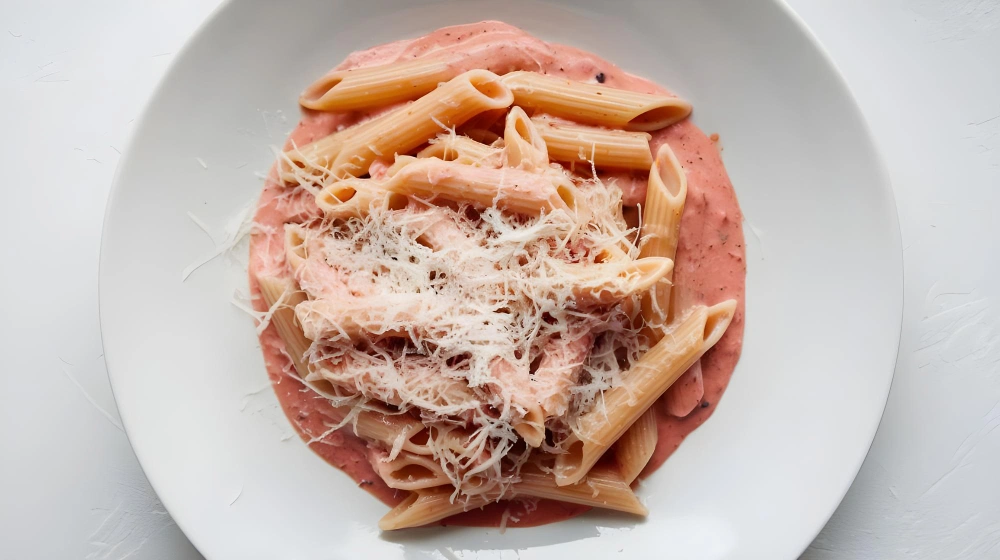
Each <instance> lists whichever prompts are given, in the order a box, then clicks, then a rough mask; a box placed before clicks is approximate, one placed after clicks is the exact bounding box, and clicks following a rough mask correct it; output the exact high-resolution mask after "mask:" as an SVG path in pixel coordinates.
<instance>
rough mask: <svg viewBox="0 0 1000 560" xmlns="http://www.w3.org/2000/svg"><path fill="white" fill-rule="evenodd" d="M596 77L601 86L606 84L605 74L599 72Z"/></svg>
mask: <svg viewBox="0 0 1000 560" xmlns="http://www.w3.org/2000/svg"><path fill="white" fill-rule="evenodd" d="M594 77H595V78H596V79H597V83H599V84H603V83H604V79H605V78H604V72H598V73H597V75H596V76H594Z"/></svg>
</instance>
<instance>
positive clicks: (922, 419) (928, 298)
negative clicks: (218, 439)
mask: <svg viewBox="0 0 1000 560" xmlns="http://www.w3.org/2000/svg"><path fill="white" fill-rule="evenodd" d="M789 3H790V4H791V6H792V8H793V9H795V10H796V11H797V12H798V13H799V14H800V15H801V16H802V18H803V19H804V20H805V21H806V23H808V24H809V25H810V26H811V27H812V29H813V30H814V31H815V33H816V34H817V35H818V37H819V39H820V40H821V42H822V43H823V44H824V45H825V46H826V48H827V49H828V51H829V52H830V53H831V55H832V56H833V58H834V60H835V61H836V62H837V64H838V65H839V66H840V68H841V70H842V71H843V72H844V74H845V76H846V77H847V80H848V82H849V84H850V85H851V87H852V88H853V90H854V92H855V94H856V96H857V98H858V101H859V102H860V104H861V107H862V109H863V110H864V113H865V116H866V117H867V118H868V120H869V122H870V124H871V126H872V128H873V130H874V132H875V136H876V137H877V138H878V141H879V144H880V148H881V150H882V153H883V155H884V157H885V160H886V163H887V165H888V167H889V170H890V173H891V175H892V179H893V182H894V188H895V193H896V199H897V203H898V205H899V214H900V221H901V227H902V234H903V246H904V260H905V275H906V278H905V297H906V303H905V316H904V324H903V335H902V342H901V347H900V355H899V363H898V366H897V368H896V378H895V381H894V383H893V388H892V393H891V395H890V397H889V403H888V407H887V409H886V414H885V418H884V420H883V422H882V426H881V428H880V430H879V433H878V436H877V437H876V439H875V444H874V446H873V447H872V451H871V454H870V455H869V456H868V459H867V461H866V462H865V465H864V467H863V469H862V471H861V474H860V475H859V476H858V479H857V481H856V482H855V484H854V486H853V487H852V488H851V490H850V492H849V493H848V495H847V498H846V499H845V500H844V503H843V504H842V505H841V507H840V509H839V510H838V511H837V513H836V514H835V515H834V517H833V519H832V520H831V521H830V523H829V525H828V526H827V528H826V529H825V530H824V531H823V533H822V534H821V535H820V536H819V538H817V539H816V541H815V542H814V543H813V545H812V547H811V548H810V549H809V551H808V552H806V554H805V555H804V556H803V558H805V559H807V560H854V559H868V558H871V559H894V558H920V559H922V558H934V559H938V558H987V559H990V558H1000V343H998V340H1000V318H998V315H997V313H996V311H995V309H996V305H997V296H998V293H997V292H998V291H1000V247H997V241H996V239H997V233H998V232H1000V228H998V227H997V226H995V225H994V214H995V213H996V212H997V211H998V210H997V208H998V206H1000V0H789ZM216 4H217V0H177V1H173V2H169V3H167V2H162V3H161V2H148V3H147V2H133V1H130V0H88V1H86V2H76V1H73V0H43V1H34V2H9V1H8V2H2V3H0V102H2V110H0V148H2V149H0V163H2V166H0V169H3V174H2V175H0V177H2V179H0V180H2V182H3V186H2V187H0V188H2V189H3V195H4V196H3V202H2V203H0V234H2V237H3V240H4V241H3V243H2V244H0V247H2V248H0V263H2V264H0V294H3V295H4V296H5V298H4V299H5V301H4V302H3V304H0V318H2V319H3V320H2V321H0V353H2V354H0V364H3V372H2V375H0V383H2V385H0V450H2V451H0V558H11V559H22V558H23V559H34V558H40V559H49V558H52V559H63V558H67V559H69V558H88V559H108V560H122V559H124V558H133V559H159V558H170V559H177V560H187V559H197V558H200V556H199V555H198V553H197V552H196V551H195V550H194V548H193V547H192V546H191V545H190V544H189V543H188V542H187V540H186V539H185V538H184V536H183V535H182V534H181V532H180V531H179V530H178V529H177V527H176V526H175V525H174V524H173V522H172V521H171V519H170V517H169V515H167V513H166V512H165V511H164V510H163V507H162V506H161V505H160V503H159V501H158V500H157V499H156V497H155V495H154V494H153V493H152V491H151V490H150V488H149V485H148V483H147V482H146V479H145V478H144V476H143V474H142V472H141V470H140V469H139V466H138V464H137V463H136V461H135V458H134V456H133V454H132V451H131V449H130V447H129V444H128V441H127V440H126V438H125V435H124V433H123V432H122V430H121V426H120V423H119V418H118V416H117V413H116V410H115V405H114V400H113V398H112V395H111V390H110V387H109V385H108V381H107V375H106V371H105V367H104V362H103V359H102V350H101V339H100V332H99V324H98V307H97V259H98V248H99V244H100V235H101V219H102V216H103V212H104V205H105V201H106V198H107V193H108V189H109V186H110V183H111V178H112V175H113V173H114V169H115V166H116V164H117V162H118V159H119V157H120V153H119V150H120V149H121V147H122V146H123V144H124V143H125V140H126V138H127V136H128V134H129V130H130V124H131V122H132V120H133V119H134V118H135V117H136V115H137V114H138V112H139V111H140V110H141V108H142V105H143V103H144V102H145V99H146V97H147V96H148V95H149V93H150V92H151V91H152V89H153V87H154V85H155V83H156V82H157V80H158V79H159V77H160V76H161V75H162V73H163V71H164V70H165V69H166V67H167V65H168V64H169V62H170V60H171V58H172V56H173V54H174V53H176V52H177V50H178V49H179V48H180V46H181V45H182V44H183V42H184V40H185V38H186V37H187V36H188V35H190V34H191V32H192V31H193V30H194V29H195V27H196V26H197V25H198V23H199V22H201V21H202V20H203V19H204V18H205V17H206V16H207V15H208V14H209V13H210V12H211V11H212V9H214V8H215V6H216ZM818 171H820V172H821V170H818ZM848 223H849V221H845V227H848ZM14 271H16V273H15V272H14ZM858 314H859V317H863V315H864V310H858ZM845 351H849V349H845Z"/></svg>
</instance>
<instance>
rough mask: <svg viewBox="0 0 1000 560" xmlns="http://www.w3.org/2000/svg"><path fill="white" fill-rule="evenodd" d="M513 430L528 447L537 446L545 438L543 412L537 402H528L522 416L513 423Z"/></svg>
mask: <svg viewBox="0 0 1000 560" xmlns="http://www.w3.org/2000/svg"><path fill="white" fill-rule="evenodd" d="M513 426H514V431H515V432H517V434H518V435H519V436H521V438H522V439H523V440H524V443H526V444H528V445H529V446H530V447H538V446H540V445H541V444H542V441H544V440H545V413H544V412H542V407H541V406H539V405H538V403H535V402H533V403H529V405H528V406H527V412H526V413H525V414H524V418H522V419H521V420H517V421H515V422H514V423H513Z"/></svg>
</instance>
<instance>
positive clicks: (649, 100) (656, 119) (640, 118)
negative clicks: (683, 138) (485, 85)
mask: <svg viewBox="0 0 1000 560" xmlns="http://www.w3.org/2000/svg"><path fill="white" fill-rule="evenodd" d="M503 81H504V83H505V84H507V86H508V87H510V89H511V91H512V92H513V93H514V103H515V104H517V105H520V106H522V107H530V108H532V109H538V110H541V111H544V112H546V113H548V114H550V115H554V116H556V117H561V118H564V119H570V120H573V121H576V122H581V123H586V124H596V125H599V126H607V127H612V128H624V129H626V130H643V131H650V130H659V129H661V128H664V127H667V126H670V125H672V124H674V123H675V122H678V121H680V120H681V119H684V118H685V117H687V116H688V115H690V114H691V104H690V103H688V102H687V101H684V100H683V99H680V98H677V97H670V96H668V95H654V94H649V93H636V92H632V91H626V90H621V89H615V88H610V87H606V86H598V85H591V84H584V83H581V82H574V81H571V80H566V79H563V78H556V77H553V76H546V75H544V74H538V73H536V72H523V71H521V72H511V73H510V74H506V75H505V76H504V77H503Z"/></svg>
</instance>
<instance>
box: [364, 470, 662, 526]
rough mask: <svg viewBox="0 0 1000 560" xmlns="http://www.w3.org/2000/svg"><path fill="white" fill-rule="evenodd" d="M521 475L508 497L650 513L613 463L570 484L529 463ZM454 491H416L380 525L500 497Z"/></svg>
mask: <svg viewBox="0 0 1000 560" xmlns="http://www.w3.org/2000/svg"><path fill="white" fill-rule="evenodd" d="M520 478H521V480H520V481H519V482H516V483H514V484H513V485H511V487H510V492H509V494H508V497H517V496H530V497H534V498H545V499H550V500H558V501H561V502H569V503H573V504H580V505H585V506H591V507H598V508H603V509H610V510H614V511H621V512H625V513H632V514H635V515H642V516H645V515H647V514H648V513H649V511H648V510H647V509H646V506H644V505H642V502H640V501H639V499H638V497H636V495H635V492H633V491H632V489H631V488H629V485H628V483H627V482H625V480H624V479H623V478H622V476H621V475H620V474H618V472H617V470H616V469H615V468H614V466H605V465H601V466H597V467H594V468H593V469H591V474H590V475H588V476H587V477H586V478H584V479H583V480H581V481H580V482H578V483H576V484H572V485H567V486H558V485H557V484H556V481H555V479H554V478H553V477H552V475H551V474H547V473H544V472H542V471H541V470H539V469H538V468H537V467H534V466H531V465H530V464H529V465H525V467H524V468H522V470H521V475H520ZM453 494H454V489H453V488H452V487H450V486H444V487H437V488H427V489H421V490H417V491H416V492H414V493H412V494H411V495H410V496H408V497H407V498H406V499H405V500H403V501H402V502H400V504H399V505H397V506H396V507H394V508H393V509H392V510H390V511H389V513H387V514H386V515H385V516H384V517H382V519H381V520H380V521H379V528H380V529H382V530H383V531H392V530H396V529H406V528H410V527H420V526H423V525H429V524H431V523H434V522H436V521H441V520H442V519H445V518H447V517H451V516H452V515H455V514H458V513H462V512H463V511H469V510H471V509H476V508H481V507H483V506H485V505H488V504H490V503H492V502H495V501H497V499H499V497H500V496H499V494H498V493H486V494H479V495H474V496H469V497H467V498H461V497H460V498H458V499H455V500H454V501H452V496H453Z"/></svg>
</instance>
